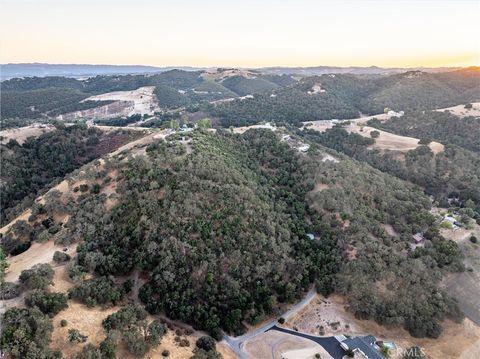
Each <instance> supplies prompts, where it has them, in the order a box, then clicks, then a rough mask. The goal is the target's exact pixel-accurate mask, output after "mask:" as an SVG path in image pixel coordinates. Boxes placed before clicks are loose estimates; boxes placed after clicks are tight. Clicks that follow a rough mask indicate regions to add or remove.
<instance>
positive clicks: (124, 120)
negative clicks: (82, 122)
mask: <svg viewBox="0 0 480 359" xmlns="http://www.w3.org/2000/svg"><path fill="white" fill-rule="evenodd" d="M142 118H143V116H142V115H140V114H135V115H131V116H128V117H115V118H105V119H98V120H95V123H96V124H97V125H101V126H117V127H123V126H127V125H130V124H132V123H135V122H138V121H141V120H142Z"/></svg>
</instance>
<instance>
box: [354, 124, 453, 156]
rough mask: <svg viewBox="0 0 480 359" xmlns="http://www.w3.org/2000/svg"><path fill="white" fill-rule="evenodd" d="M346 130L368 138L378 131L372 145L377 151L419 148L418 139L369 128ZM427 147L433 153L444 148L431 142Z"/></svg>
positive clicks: (403, 150) (405, 150) (404, 150)
mask: <svg viewBox="0 0 480 359" xmlns="http://www.w3.org/2000/svg"><path fill="white" fill-rule="evenodd" d="M360 129H362V131H360ZM347 130H348V131H350V132H354V133H358V134H359V135H361V136H363V137H369V138H371V132H372V131H378V132H379V133H380V136H379V137H378V138H376V139H375V143H374V144H373V145H372V148H377V149H379V150H390V151H401V152H407V151H410V150H414V149H415V148H417V147H418V146H419V144H418V141H419V139H418V138H414V137H407V136H400V135H395V134H393V133H390V132H386V131H382V130H378V129H376V128H373V127H370V126H362V127H358V126H357V127H351V128H348V129H347ZM429 147H430V149H431V150H432V152H433V153H438V152H441V151H443V149H444V146H443V145H442V144H441V143H438V142H431V143H430V144H429Z"/></svg>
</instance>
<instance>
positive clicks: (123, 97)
mask: <svg viewBox="0 0 480 359" xmlns="http://www.w3.org/2000/svg"><path fill="white" fill-rule="evenodd" d="M154 90H155V86H145V87H140V88H138V89H136V90H132V91H115V92H107V93H104V94H100V95H95V96H90V97H88V98H86V99H85V100H82V101H81V102H86V101H114V102H113V103H110V104H107V105H103V106H99V107H95V108H91V109H88V110H83V111H76V112H71V113H68V114H66V115H61V116H59V118H60V119H64V118H96V117H97V118H98V117H101V118H111V117H121V116H131V115H134V114H141V115H144V114H148V115H152V114H153V113H154V112H155V111H159V110H160V107H159V106H158V103H157V98H156V96H155V94H154V93H153V91H154Z"/></svg>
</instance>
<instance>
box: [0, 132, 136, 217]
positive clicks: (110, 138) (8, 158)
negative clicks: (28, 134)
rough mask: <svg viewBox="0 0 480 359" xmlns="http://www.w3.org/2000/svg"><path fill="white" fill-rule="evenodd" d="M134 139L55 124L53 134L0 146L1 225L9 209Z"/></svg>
mask: <svg viewBox="0 0 480 359" xmlns="http://www.w3.org/2000/svg"><path fill="white" fill-rule="evenodd" d="M134 137H135V134H134V133H133V134H132V133H129V132H122V131H118V132H112V133H109V134H106V133H104V132H102V131H100V130H98V129H96V128H87V126H85V125H75V126H64V125H63V124H61V123H56V129H55V130H54V131H51V132H47V133H44V134H42V135H41V136H39V137H37V138H28V139H27V140H26V141H25V143H23V144H22V145H20V144H19V143H18V142H17V141H15V140H10V141H9V142H7V143H6V144H0V157H1V159H2V173H1V179H2V184H1V191H2V196H1V222H4V220H5V219H6V217H7V215H8V214H7V212H8V209H9V208H11V207H14V206H15V205H16V204H18V203H20V202H21V201H24V200H26V203H29V204H31V202H32V201H33V199H34V198H35V197H37V195H38V193H39V191H40V190H41V189H43V188H45V186H47V185H48V184H50V183H52V182H53V181H54V180H59V179H63V177H64V176H65V175H66V174H67V173H69V172H71V171H73V170H74V169H76V168H78V167H80V166H81V165H83V164H85V163H87V162H89V161H91V160H92V159H95V158H98V157H100V156H102V155H104V154H106V153H109V152H110V151H112V150H113V149H115V148H117V147H118V146H120V145H121V144H124V143H125V142H128V141H130V140H132V139H133V138H134Z"/></svg>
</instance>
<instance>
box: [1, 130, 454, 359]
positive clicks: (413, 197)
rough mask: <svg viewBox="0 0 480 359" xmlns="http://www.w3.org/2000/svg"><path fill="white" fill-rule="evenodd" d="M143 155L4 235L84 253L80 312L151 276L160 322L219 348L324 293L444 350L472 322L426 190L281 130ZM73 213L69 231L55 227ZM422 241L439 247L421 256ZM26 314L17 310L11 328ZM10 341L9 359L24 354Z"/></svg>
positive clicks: (170, 142)
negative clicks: (455, 289) (416, 239)
mask: <svg viewBox="0 0 480 359" xmlns="http://www.w3.org/2000/svg"><path fill="white" fill-rule="evenodd" d="M182 137H184V138H183V139H182ZM135 151H136V152H135V156H133V155H130V154H129V152H127V151H124V152H123V153H120V154H118V155H115V156H113V157H111V158H108V159H106V160H105V161H103V162H102V163H100V162H97V163H91V164H90V165H88V166H87V167H86V168H84V169H83V170H82V173H81V174H79V175H80V176H81V178H80V183H83V184H84V186H87V187H86V188H83V189H82V188H77V190H75V189H74V190H73V193H64V194H62V193H60V192H58V191H57V192H55V191H54V192H51V193H49V195H47V196H46V198H45V201H46V202H45V204H44V205H43V204H35V205H34V207H35V208H34V209H33V210H32V215H31V216H30V217H29V218H28V222H27V221H23V222H22V223H17V224H16V225H14V226H12V227H11V229H10V231H9V232H8V233H7V234H6V235H5V236H4V238H3V241H2V246H3V249H4V251H5V252H6V253H12V250H14V249H15V248H18V247H17V246H16V245H17V244H18V243H19V242H22V241H27V240H40V239H43V240H44V239H45V237H47V238H52V237H53V238H55V240H56V241H60V242H62V243H65V244H66V245H69V244H71V243H72V242H78V243H79V245H78V247H77V253H78V254H77V256H76V257H75V258H74V260H73V261H72V264H71V265H70V266H69V275H70V276H71V278H73V279H74V281H75V283H76V285H75V287H74V288H72V289H71V290H70V292H69V298H70V299H69V301H77V302H81V303H84V304H86V305H89V306H94V305H100V304H101V305H107V306H108V305H111V304H118V303H123V302H124V301H125V298H126V296H128V295H130V293H131V291H132V286H135V285H138V284H133V283H132V282H130V283H129V282H128V281H127V282H125V280H124V279H125V278H130V277H131V276H132V274H133V273H134V272H136V271H139V272H140V276H141V277H142V278H144V280H143V282H142V285H141V287H140V288H139V298H140V299H141V301H142V303H143V304H144V305H145V308H146V309H147V310H148V311H149V312H151V313H159V312H163V313H165V314H166V315H167V316H168V317H170V318H172V319H179V320H181V321H184V322H187V323H191V324H193V325H194V326H195V327H196V328H199V329H204V330H207V331H208V332H209V333H211V334H212V335H213V336H216V337H219V336H220V334H221V331H222V330H223V331H226V332H228V333H241V332H243V331H244V330H245V328H244V324H243V323H244V321H246V322H248V323H258V322H259V321H261V320H262V319H264V318H266V317H267V316H269V315H272V314H277V313H278V308H279V305H280V304H281V303H290V302H294V301H295V300H297V299H298V298H299V297H300V296H301V295H302V293H303V292H304V291H305V290H307V289H308V288H309V286H310V285H312V284H314V285H315V286H316V289H317V290H318V291H319V292H321V293H323V294H325V295H328V294H329V293H332V292H338V293H342V294H344V295H345V296H346V297H347V299H348V301H349V306H350V310H351V311H352V312H353V313H355V315H356V316H358V317H359V318H363V319H375V320H376V321H377V322H379V323H382V324H388V325H397V326H398V325H400V326H404V327H405V328H406V329H407V330H409V332H410V333H411V334H412V335H414V336H418V337H424V336H427V337H438V336H439V335H440V333H441V324H440V322H441V321H442V320H443V319H445V318H452V319H456V320H457V319H460V318H461V317H462V315H461V313H460V312H459V310H458V308H457V306H456V303H455V302H454V301H453V300H452V299H451V298H450V297H448V296H447V295H446V294H445V293H443V292H442V291H441V290H440V289H439V286H438V285H439V281H440V280H441V278H442V275H443V274H444V273H446V272H449V271H458V270H462V269H463V265H462V256H461V254H460V252H459V250H458V248H457V246H456V244H455V243H454V242H452V241H449V240H446V239H444V238H443V237H442V236H441V235H440V234H439V232H438V228H437V224H436V223H435V219H434V217H433V216H432V215H431V214H430V212H429V209H430V205H431V202H430V200H429V199H428V197H426V196H425V195H424V194H423V193H422V192H421V191H420V190H419V189H418V188H417V187H415V186H414V185H411V184H409V183H407V182H404V181H402V180H399V179H397V178H395V177H393V176H391V175H388V174H385V173H383V172H380V171H378V170H376V169H374V168H372V167H371V166H370V165H368V164H365V163H361V162H358V161H356V160H352V159H350V158H348V157H347V156H345V155H342V154H340V153H338V152H335V151H333V150H331V149H327V148H325V147H323V146H322V145H319V144H314V143H312V146H311V148H310V150H309V151H308V152H306V153H302V152H299V151H298V150H297V149H296V148H292V147H291V146H290V145H289V144H288V143H287V142H285V141H282V140H281V136H280V135H279V134H276V133H274V132H272V131H270V130H249V131H247V132H245V133H244V134H243V135H239V134H233V133H231V132H230V131H221V130H220V131H217V132H216V133H211V132H207V131H195V132H193V133H190V134H188V135H183V136H180V135H172V136H170V137H167V138H166V140H165V141H164V140H161V139H159V140H156V141H153V142H152V143H151V144H148V145H147V144H145V145H143V147H138V148H136V149H135ZM132 154H133V153H132ZM352 174H354V175H352ZM86 180H89V181H88V185H87V184H85V181H86ZM70 182H71V183H72V185H75V184H74V183H75V181H74V180H73V178H72V179H71V180H70ZM113 182H114V183H115V185H116V188H117V190H116V195H113V196H112V195H110V196H108V195H107V193H108V192H107V191H106V188H107V187H109V186H110V185H111V184H112V183H113ZM77 186H78V185H77ZM94 188H95V190H94ZM60 213H62V214H64V215H66V218H68V221H66V223H56V222H55V218H58V215H59V214H60ZM62 218H65V216H63V217H62ZM52 226H53V227H56V229H57V230H56V231H54V232H49V230H48V229H49V228H51V227H52ZM386 226H388V227H391V228H392V230H393V231H394V233H395V234H392V233H391V231H387V230H386ZM419 231H422V232H424V233H425V237H426V241H427V244H426V245H425V247H424V248H417V249H414V250H413V249H411V248H410V245H409V243H410V241H411V237H412V235H413V234H414V233H417V232H419ZM307 233H313V234H314V239H310V238H309V237H308V236H306V234H307ZM412 269H413V270H412ZM45 270H46V269H45ZM30 276H35V274H34V273H33V272H32V273H30V272H29V273H28V274H25V275H24V279H25V280H27V279H28V278H30ZM121 278H123V280H121ZM385 287H386V288H388V291H385V290H383V289H382V288H385ZM418 298H423V300H421V301H419V300H418ZM38 300H40V299H38ZM18 315H20V314H19V313H17V312H15V311H14V310H9V311H7V313H6V316H7V317H8V318H9V321H8V324H7V325H8V326H11V328H14V327H15V325H17V324H15V323H17V322H16V321H15V318H16V316H18ZM22 315H23V316H27V317H28V316H36V317H35V318H37V317H38V316H40V314H38V313H36V312H33V311H32V310H31V312H29V313H26V312H25V313H23V314H22ZM32 320H33V319H32ZM35 320H37V319H35ZM42 320H45V321H46V322H47V323H48V318H45V319H42ZM112 320H113V319H112ZM119 320H120V319H119ZM46 325H48V324H46ZM6 333H9V331H8V330H7V331H6ZM8 338H9V337H8V335H6V336H5V335H4V336H3V337H2V342H4V343H5V342H7V343H8V345H9V346H8V347H7V348H12V347H13V346H19V345H22V343H17V344H15V345H13V343H11V342H9V339H8ZM45 343H48V338H47V339H46V340H43V341H41V342H40V341H39V342H38V343H37V344H38V345H39V346H40V347H42V348H44V349H45V348H46V347H45V345H46V344H45ZM23 344H25V343H23ZM24 349H25V348H24ZM25 350H26V351H27V352H28V350H29V349H28V348H27V349H25ZM45 350H46V349H45ZM100 350H102V349H101V348H100Z"/></svg>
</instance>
